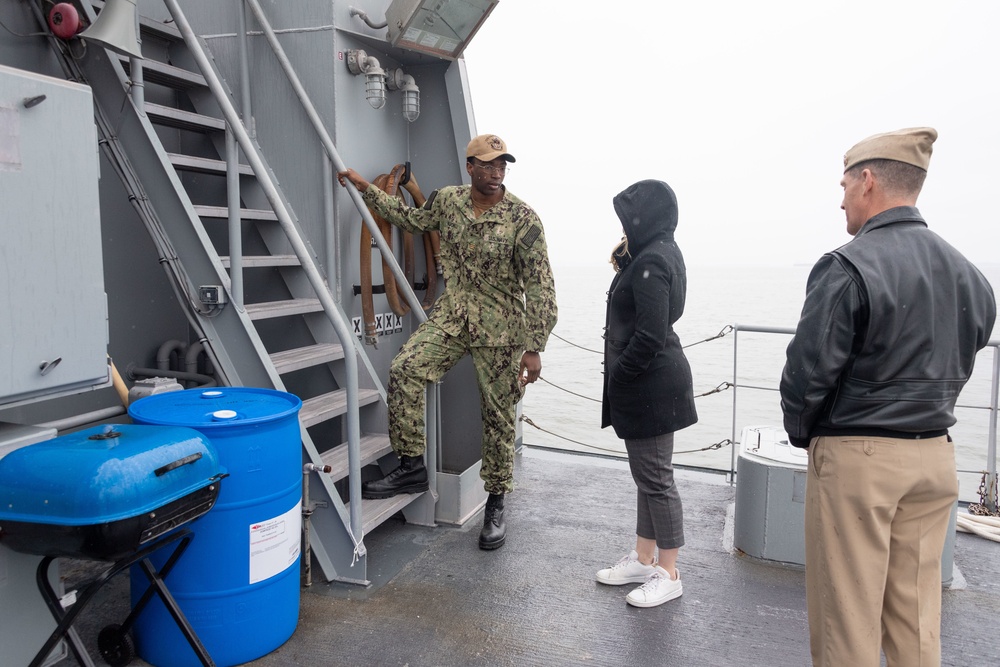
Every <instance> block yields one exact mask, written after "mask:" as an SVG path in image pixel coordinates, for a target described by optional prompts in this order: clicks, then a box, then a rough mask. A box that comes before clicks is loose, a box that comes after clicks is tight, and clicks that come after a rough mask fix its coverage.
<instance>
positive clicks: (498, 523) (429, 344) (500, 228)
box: [338, 134, 556, 549]
mask: <svg viewBox="0 0 1000 667" xmlns="http://www.w3.org/2000/svg"><path fill="white" fill-rule="evenodd" d="M508 162H514V156H512V155H511V154H510V153H508V152H507V146H506V144H505V143H504V142H503V140H502V139H500V137H497V136H496V135H492V134H485V135H480V136H478V137H476V138H475V139H473V140H472V141H471V142H470V143H469V145H468V148H467V150H466V170H467V171H468V173H469V176H470V178H471V180H472V184H471V185H460V186H451V187H445V188H441V189H440V190H436V191H435V192H433V193H431V195H430V197H429V198H428V199H427V202H426V203H425V204H424V205H423V207H421V208H410V207H408V206H406V205H405V204H403V203H402V202H401V201H399V200H398V199H396V198H395V197H390V196H388V195H386V194H385V192H383V191H382V190H380V189H379V188H378V187H376V186H374V185H371V184H370V183H369V182H368V181H367V180H365V179H364V178H362V177H361V176H360V175H359V174H358V173H357V172H355V171H354V170H352V169H348V170H347V171H344V172H340V174H339V175H338V178H339V180H340V183H341V185H345V179H346V180H349V181H350V182H351V183H352V184H353V185H354V186H355V187H356V188H357V189H358V191H359V192H361V193H362V196H363V198H364V201H365V203H366V204H367V205H368V206H369V207H370V208H371V209H372V210H373V211H375V212H376V213H378V214H379V215H381V216H382V217H383V218H385V219H386V220H388V221H389V222H391V223H392V224H394V225H396V226H397V227H400V228H401V229H404V230H406V231H410V232H425V231H429V230H438V231H440V234H441V263H442V267H443V270H444V275H445V277H446V278H447V280H448V283H447V289H446V290H445V292H444V294H442V295H441V297H440V298H439V299H438V301H437V303H436V304H435V306H434V310H433V312H432V313H431V316H430V318H429V319H428V320H427V321H426V322H424V323H423V324H421V325H420V326H419V327H418V328H417V330H416V331H414V332H413V335H412V336H410V338H409V340H407V342H406V343H405V344H404V345H403V347H402V349H400V351H399V354H397V355H396V357H395V359H393V362H392V367H391V369H390V371H389V386H388V404H389V438H390V441H391V443H392V448H393V450H394V451H395V452H396V454H397V455H398V456H399V457H400V466H399V468H397V469H396V470H393V471H392V472H390V473H389V474H388V475H387V476H386V477H385V478H384V479H380V480H375V481H372V482H366V483H365V484H364V485H363V487H362V495H363V496H364V497H365V498H389V497H392V496H395V495H396V494H399V493H417V492H420V491H426V490H427V488H428V484H427V470H426V469H425V468H424V462H423V454H424V451H425V449H426V442H425V439H424V389H425V386H426V383H428V382H437V381H438V380H440V379H441V378H442V377H443V376H444V374H445V373H446V372H448V370H450V369H451V368H452V367H453V366H454V365H455V364H456V363H458V361H459V360H460V359H461V358H462V357H463V356H465V354H466V353H469V354H471V356H472V361H473V364H474V365H475V368H476V378H477V380H478V383H479V393H480V397H481V409H482V418H483V442H482V457H483V464H482V471H481V473H480V476H481V477H482V479H483V482H484V487H485V489H486V491H487V492H488V493H489V494H490V495H489V499H488V500H487V503H486V517H485V521H484V525H483V530H482V532H481V533H480V536H479V546H480V547H481V548H483V549H496V548H498V547H500V546H502V545H503V543H504V539H505V537H506V524H505V522H504V516H503V515H504V511H503V510H504V494H505V493H510V492H511V491H512V490H513V488H514V483H513V482H514V439H515V419H516V412H515V410H516V405H517V402H518V401H519V400H520V399H521V396H522V394H523V391H524V386H525V385H526V384H528V383H531V382H534V381H535V380H537V379H538V376H539V375H540V373H541V370H542V362H541V356H540V355H539V353H540V352H542V351H543V350H544V349H545V342H546V340H547V339H548V337H549V333H550V332H551V331H552V328H553V327H554V326H555V323H556V295H555V283H554V281H553V278H552V269H551V267H550V266H549V259H548V251H547V249H546V245H545V234H544V231H543V229H542V223H541V221H540V220H539V219H538V215H537V214H536V213H535V212H534V210H532V208H531V207H530V206H528V205H527V204H525V203H524V202H523V201H521V200H520V199H518V198H517V197H515V196H514V195H512V194H511V193H510V192H509V191H508V190H507V188H506V187H505V186H504V185H503V179H504V176H505V175H506V170H507V163H508Z"/></svg>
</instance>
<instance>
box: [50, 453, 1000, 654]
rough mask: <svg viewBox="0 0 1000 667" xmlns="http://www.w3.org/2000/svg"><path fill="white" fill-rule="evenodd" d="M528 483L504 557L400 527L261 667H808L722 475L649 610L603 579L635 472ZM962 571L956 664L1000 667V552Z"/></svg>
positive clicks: (796, 626)
mask: <svg viewBox="0 0 1000 667" xmlns="http://www.w3.org/2000/svg"><path fill="white" fill-rule="evenodd" d="M516 483H517V490H516V491H515V493H514V494H512V495H511V496H509V500H508V503H507V508H508V509H507V523H508V535H507V543H506V545H505V546H504V547H503V548H501V549H499V550H498V551H495V552H485V551H481V550H480V549H479V548H478V546H477V538H478V533H479V528H480V525H481V516H482V514H481V513H480V514H479V515H477V516H476V517H475V518H474V519H473V520H472V521H470V522H469V523H467V524H466V525H465V526H463V527H449V526H439V527H436V528H426V527H418V526H410V525H406V524H404V523H403V522H402V520H396V519H393V520H390V521H389V522H387V523H386V524H384V525H383V526H381V527H380V528H379V529H377V530H376V531H374V532H373V533H372V534H370V535H368V536H367V537H366V540H365V543H366V545H367V547H368V551H369V577H370V578H371V580H372V585H371V586H369V587H367V588H361V587H357V586H350V585H345V584H325V583H316V584H314V585H313V586H312V587H311V588H308V589H303V592H302V601H301V615H300V620H299V625H298V628H297V630H296V632H295V634H294V635H293V636H292V638H291V639H290V640H289V641H288V642H287V643H286V644H285V645H284V646H282V647H280V648H279V649H277V650H276V651H274V652H273V653H271V654H269V655H267V656H264V657H262V658H260V659H258V660H255V661H253V662H252V663H249V664H251V665H253V666H254V667H290V666H298V665H303V666H305V665H309V666H316V665H322V666H330V667H335V666H340V665H386V666H392V665H400V666H403V665H405V666H408V667H422V666H431V665H433V666H450V665H455V666H458V665H462V666H466V665H484V666H494V665H497V666H515V665H516V666H519V665H626V666H629V665H636V666H644V667H645V666H653V665H674V666H678V667H685V666H688V665H692V666H698V665H705V666H713V667H721V666H726V665H734V666H736V665H739V666H741V667H755V666H762V667H763V666H765V665H766V666H784V665H789V666H803V665H808V664H809V663H810V661H809V644H808V627H807V620H806V607H805V591H804V576H803V571H802V569H801V568H796V567H789V566H781V565H776V564H771V563H765V562H761V561H757V560H754V559H750V558H748V557H746V556H740V555H737V554H735V553H733V552H731V551H730V550H729V549H727V540H726V538H725V534H726V526H727V512H728V513H730V514H731V511H732V510H731V507H732V504H733V502H734V498H735V489H734V488H731V487H730V486H729V485H728V484H726V483H725V482H724V480H723V478H722V477H721V476H714V475H707V474H701V473H691V472H684V471H679V472H678V488H679V489H680V492H681V497H682V499H683V501H684V521H685V533H686V540H687V544H686V545H685V546H684V548H682V549H681V555H680V560H679V562H678V568H679V570H680V571H681V576H682V580H683V582H684V595H683V597H681V598H679V599H677V600H674V601H671V602H668V603H666V604H664V605H662V606H660V607H655V608H651V609H635V608H632V607H630V606H628V605H627V604H626V603H625V595H626V594H627V593H628V591H629V590H630V588H631V587H630V586H622V587H610V586H603V585H601V584H598V583H596V582H595V581H594V578H593V575H594V572H595V571H596V570H598V569H600V568H601V567H605V566H607V565H610V564H612V563H614V562H615V561H616V560H617V559H618V558H619V557H620V556H621V555H622V554H623V553H625V552H626V551H627V550H628V549H629V548H631V546H632V545H633V543H634V517H635V509H634V503H635V487H634V485H633V483H632V479H631V476H630V474H629V472H628V470H627V467H626V466H625V465H624V464H623V463H621V462H617V461H615V462H609V461H603V460H600V459H595V458H591V457H583V456H569V455H562V454H558V455H553V454H548V453H546V452H539V451H538V450H533V449H530V448H526V449H525V450H524V452H523V453H522V454H521V455H519V456H518V457H517V466H516ZM729 521H730V522H731V516H730V518H729ZM730 534H731V528H730ZM729 541H731V540H729ZM69 565H70V566H69V567H68V568H66V570H65V572H66V573H67V575H68V577H69V578H70V579H72V577H73V576H74V568H73V567H72V564H69ZM955 566H956V575H957V576H956V585H957V586H959V587H961V586H964V587H963V588H957V589H951V590H946V591H944V619H943V628H942V633H943V663H942V664H944V665H954V666H956V667H958V666H961V667H968V666H976V667H979V666H987V665H991V666H992V665H1000V576H998V575H1000V544H998V543H995V542H990V541H988V540H985V539H983V538H980V537H975V536H972V535H967V534H962V533H960V534H959V535H958V536H957V539H956V546H955ZM77 569H79V568H77ZM80 576H82V575H80ZM118 579H120V580H122V581H116V582H114V583H112V584H109V585H108V586H106V587H105V590H104V591H102V593H101V596H102V597H103V599H101V600H100V601H99V603H98V605H96V606H97V607H99V609H100V611H97V612H95V611H90V612H88V613H87V614H86V618H83V619H81V620H80V621H79V622H78V624H77V625H78V628H79V630H80V632H81V634H82V636H83V637H84V640H85V641H86V642H87V643H88V645H91V646H93V645H94V642H95V637H96V633H97V631H98V630H99V629H100V628H101V627H103V626H104V625H105V624H107V623H112V622H120V621H121V620H122V619H123V618H124V617H125V615H126V614H127V612H128V607H127V605H128V599H127V598H128V594H127V577H119V578H118ZM168 583H169V580H168ZM70 584H72V581H70ZM92 655H93V656H94V657H95V661H96V662H97V663H98V664H103V663H102V662H101V661H100V658H99V656H98V654H97V652H96V648H95V649H93V652H92ZM74 664H77V663H76V661H75V659H74V658H72V656H71V657H70V658H68V659H66V660H64V661H63V662H62V663H60V665H74ZM132 664H134V665H139V666H142V665H145V664H146V663H144V662H143V661H141V660H138V659H137V660H136V661H135V662H133V663H132Z"/></svg>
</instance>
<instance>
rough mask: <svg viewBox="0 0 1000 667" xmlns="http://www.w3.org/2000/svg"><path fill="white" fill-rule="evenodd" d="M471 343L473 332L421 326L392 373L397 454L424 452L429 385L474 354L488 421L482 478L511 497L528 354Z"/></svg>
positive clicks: (430, 322)
mask: <svg viewBox="0 0 1000 667" xmlns="http://www.w3.org/2000/svg"><path fill="white" fill-rule="evenodd" d="M469 342H470V341H469V336H468V333H463V334H462V335H460V336H451V335H449V334H447V333H445V332H444V330H442V329H441V328H440V327H439V326H437V324H435V323H434V322H433V320H427V321H426V322H424V323H423V324H421V325H420V326H419V327H417V330H416V331H414V332H413V335H411V336H410V338H409V340H407V341H406V343H405V344H404V345H403V347H402V348H401V349H400V350H399V353H398V354H397V355H396V357H395V358H394V359H393V360H392V365H391V367H390V369H389V387H388V389H387V393H388V404H389V440H390V442H391V443H392V449H393V450H394V451H395V452H396V454H399V455H404V454H405V455H406V456H421V455H422V454H423V453H424V451H425V450H426V449H427V441H426V438H425V431H424V421H425V420H424V412H425V405H426V394H425V388H426V385H427V383H428V382H437V381H438V380H440V379H441V378H442V377H444V374H445V373H447V372H448V371H449V370H451V368H453V367H454V366H455V364H457V363H458V362H459V360H460V359H461V358H462V357H464V356H465V355H466V354H467V353H468V354H471V355H472V362H473V364H474V365H475V368H476V380H477V382H478V384H479V396H480V409H481V411H482V417H483V440H482V452H483V454H482V456H483V466H482V470H481V471H480V473H479V476H480V477H482V479H483V482H484V484H483V486H484V487H485V489H486V491H487V492H488V493H510V492H511V491H513V490H514V438H515V434H516V431H515V419H516V406H517V402H518V401H519V400H520V399H521V389H520V385H519V383H518V377H517V372H518V369H519V368H520V361H521V352H522V350H520V349H519V348H515V347H510V346H504V347H472V346H471V345H470V344H469Z"/></svg>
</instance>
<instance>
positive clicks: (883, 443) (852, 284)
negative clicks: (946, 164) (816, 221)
mask: <svg viewBox="0 0 1000 667" xmlns="http://www.w3.org/2000/svg"><path fill="white" fill-rule="evenodd" d="M936 138H937V132H935V131H934V130H933V129H931V128H911V129H906V130H899V131H897V132H890V133H886V134H880V135H876V136H874V137H869V138H868V139H865V140H864V141H862V142H860V143H859V144H857V145H856V146H854V147H853V148H851V150H850V151H848V153H847V155H846V156H845V158H844V178H843V180H842V181H841V185H842V186H843V188H844V201H843V204H842V205H841V208H842V209H844V211H845V212H846V215H847V231H848V233H849V234H851V235H852V236H854V237H855V238H854V240H852V241H851V242H850V243H847V244H846V245H844V246H842V247H841V248H838V249H837V250H834V251H833V252H830V253H827V254H826V255H824V256H823V257H822V258H821V259H820V260H819V261H818V262H817V263H816V265H815V266H814V267H813V270H812V273H811V274H810V276H809V281H808V285H807V288H806V300H805V304H804V306H803V309H802V316H801V319H800V320H799V324H798V328H797V329H796V333H795V337H794V338H793V339H792V341H791V343H790V344H789V346H788V350H787V362H786V364H785V368H784V371H783V372H782V377H781V407H782V411H783V413H784V423H785V430H786V431H787V433H788V436H789V439H790V441H791V443H792V444H794V445H796V446H798V447H808V448H809V471H808V477H807V484H806V601H807V607H808V612H809V631H810V643H811V648H812V656H813V664H814V665H852V666H865V665H871V666H872V667H877V666H878V665H879V653H880V648H881V650H882V651H884V653H885V656H886V661H887V665H888V666H889V667H901V666H904V665H938V664H940V659H941V657H940V654H941V644H940V630H941V556H942V551H943V548H944V543H945V538H946V533H947V527H948V520H949V517H950V514H951V510H952V507H953V506H954V503H955V501H956V499H957V497H958V481H957V476H956V470H955V450H954V445H953V443H952V442H951V439H950V438H949V437H948V428H949V427H950V426H952V425H953V424H954V423H955V416H954V407H955V402H956V400H957V399H958V394H959V392H960V391H961V389H962V387H963V386H964V385H965V383H966V381H968V379H969V377H970V375H971V373H972V367H973V363H974V361H975V357H976V352H978V351H979V350H980V349H982V348H983V347H984V346H985V345H986V344H987V342H988V340H989V337H990V334H991V332H992V330H993V323H994V319H995V318H996V302H995V300H994V296H993V291H992V289H991V288H990V285H989V283H988V282H987V281H986V279H985V278H984V277H983V276H982V274H981V273H980V272H979V271H978V270H977V269H976V267H975V266H973V265H972V264H971V263H970V262H969V261H968V260H967V259H965V257H964V256H962V254H961V253H959V252H958V251H957V250H956V249H955V248H953V247H952V246H950V245H949V244H948V243H946V242H945V241H944V240H943V239H941V238H940V237H939V236H937V235H936V234H935V233H933V232H931V231H930V230H929V229H928V228H927V223H926V222H924V220H923V218H922V217H921V216H920V213H919V212H918V211H917V209H916V208H915V205H916V201H917V196H918V195H919V193H920V190H921V188H922V186H923V182H924V177H925V176H926V174H927V166H928V164H929V161H930V155H931V147H932V144H933V142H934V140H935V139H936ZM878 628H881V637H880V636H879V632H878V630H877V629H878Z"/></svg>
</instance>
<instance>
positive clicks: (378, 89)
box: [347, 49, 385, 109]
mask: <svg viewBox="0 0 1000 667" xmlns="http://www.w3.org/2000/svg"><path fill="white" fill-rule="evenodd" d="M347 69H348V70H350V72H351V74H354V75H355V76H357V75H359V74H364V75H365V99H366V100H368V104H370V105H371V107H372V109H381V108H382V107H384V106H385V72H384V71H383V70H382V67H381V66H380V65H379V62H378V60H376V59H375V58H373V57H371V56H369V55H368V54H367V53H365V52H364V51H363V50H362V49H352V50H350V51H348V52H347Z"/></svg>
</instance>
